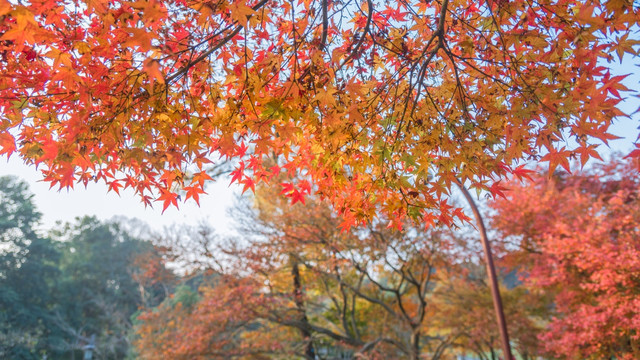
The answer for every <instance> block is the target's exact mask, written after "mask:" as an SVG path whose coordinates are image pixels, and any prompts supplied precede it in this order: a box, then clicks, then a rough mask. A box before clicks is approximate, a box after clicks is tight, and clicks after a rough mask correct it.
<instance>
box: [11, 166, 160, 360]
mask: <svg viewBox="0 0 640 360" xmlns="http://www.w3.org/2000/svg"><path fill="white" fill-rule="evenodd" d="M39 219H40V214H39V213H38V212H37V211H36V209H35V206H34V204H33V202H32V195H31V194H29V191H28V188H27V185H26V184H25V183H24V182H22V181H19V180H17V179H15V178H12V177H0V357H2V358H7V359H16V360H19V359H25V360H26V359H42V357H43V356H45V355H46V356H47V357H48V358H50V359H69V358H73V357H74V356H78V357H80V356H82V355H81V354H82V347H83V346H84V345H87V344H88V343H89V342H90V338H91V335H96V344H95V345H96V349H95V350H94V357H95V358H96V359H124V358H125V357H126V356H128V353H129V352H130V345H129V332H130V328H131V320H130V318H131V316H132V315H133V314H134V313H136V312H137V311H138V308H139V307H141V306H142V305H148V306H154V305H157V304H158V303H159V302H160V301H162V300H163V298H164V295H165V294H166V291H167V286H171V281H172V279H171V277H170V276H169V275H168V274H167V270H166V268H164V267H163V264H162V263H160V264H155V265H156V266H155V268H154V267H153V263H152V262H145V263H144V264H142V263H141V261H142V260H141V259H142V258H147V259H149V258H151V259H153V258H155V257H157V255H156V254H157V251H156V250H155V249H154V248H153V246H152V245H151V244H150V243H149V242H145V241H142V240H140V239H137V238H133V237H131V236H129V235H128V233H127V232H125V231H123V230H122V229H120V228H119V226H118V225H117V224H115V223H103V222H100V221H98V220H97V219H96V218H90V217H85V218H82V219H78V221H77V223H76V224H67V225H66V227H65V228H63V230H61V231H60V230H59V231H55V232H52V234H51V236H46V237H45V236H42V235H40V233H39V232H38V231H36V229H35V227H36V226H37V225H38V222H39ZM56 240H57V241H56ZM143 265H145V266H143ZM147 272H151V273H152V274H153V276H154V280H153V281H146V282H144V281H142V280H143V279H144V278H145V276H149V274H147ZM138 280H140V281H138ZM160 285H163V286H160Z"/></svg>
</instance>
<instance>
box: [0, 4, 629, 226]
mask: <svg viewBox="0 0 640 360" xmlns="http://www.w3.org/2000/svg"><path fill="white" fill-rule="evenodd" d="M638 15H639V14H638V9H637V6H634V4H633V3H632V2H631V1H627V0H615V1H613V0H612V1H577V0H572V1H570V0H561V1H548V0H539V1H483V2H475V1H463V0H439V1H437V0H433V1H409V2H407V1H391V2H387V1H374V0H365V1H355V0H354V1H326V0H318V1H311V0H299V1H292V2H288V1H268V0H261V1H247V0H235V1H227V0H214V1H209V0H207V1H202V0H166V1H158V0H139V1H106V0H92V1H73V2H72V1H68V2H64V1H63V2H60V1H51V0H33V1H29V2H28V3H27V2H13V1H8V0H1V1H0V19H1V21H0V74H1V76H0V121H1V122H0V154H7V155H11V154H14V153H17V154H18V156H20V157H21V158H23V159H25V160H26V161H27V162H29V163H33V164H36V165H39V166H40V169H42V172H43V175H44V178H45V180H46V181H48V182H50V183H51V184H52V185H59V186H61V187H71V186H73V185H74V184H75V183H82V184H87V183H88V182H91V181H103V182H105V183H107V184H108V186H109V188H110V189H111V190H112V191H115V192H119V191H120V189H122V188H132V189H133V190H134V191H135V192H136V193H138V194H139V195H140V196H141V198H142V200H143V202H144V203H145V204H152V203H154V202H155V201H157V202H160V203H161V204H162V206H163V207H165V208H166V207H167V206H170V205H177V203H178V195H179V194H178V192H179V191H184V192H185V194H186V196H185V198H187V199H189V198H193V199H195V200H196V201H197V200H198V198H199V196H200V194H202V193H203V192H204V189H203V187H204V184H205V183H206V182H207V181H208V180H210V177H209V175H207V173H206V170H207V167H208V166H209V165H210V164H212V163H216V162H218V161H220V160H218V159H219V158H220V157H222V158H223V159H225V158H230V159H234V160H235V161H236V162H235V163H234V167H235V168H234V171H233V174H232V177H233V181H235V182H239V183H241V184H243V186H244V187H245V189H254V188H255V186H256V184H257V183H259V182H261V181H267V182H268V181H270V180H272V179H274V178H275V177H276V176H277V175H278V174H279V173H280V172H281V171H283V170H285V171H289V172H291V173H296V174H303V175H304V176H303V177H300V178H298V180H297V181H296V182H295V183H286V184H282V188H283V190H284V192H285V194H286V195H288V196H289V197H291V199H292V201H293V202H296V201H301V200H302V199H303V198H304V196H306V195H308V194H309V193H312V192H314V193H316V194H319V195H320V196H322V197H324V198H327V199H329V201H330V202H331V203H332V204H333V206H334V207H335V208H336V209H337V210H338V211H339V213H340V214H341V215H342V219H343V220H342V223H343V224H342V225H343V226H344V227H350V226H353V225H354V224H356V223H359V222H360V221H361V220H363V219H365V218H371V217H373V216H374V215H375V214H376V213H377V212H378V211H380V210H381V211H382V213H383V214H386V216H388V217H389V218H390V219H391V221H392V222H393V224H392V225H393V226H396V227H399V226H401V222H402V219H403V218H405V217H407V216H408V217H412V218H414V219H422V220H423V221H424V222H425V223H427V224H430V223H433V222H441V223H444V224H450V223H451V222H452V221H453V218H454V217H455V216H456V215H459V213H457V214H456V213H452V211H450V207H448V206H446V204H445V202H446V195H447V194H448V190H449V188H450V187H451V183H452V181H454V180H455V179H456V178H460V179H462V180H463V182H464V181H466V180H470V181H471V182H470V184H471V185H472V186H473V187H475V188H478V189H483V190H488V191H490V192H491V193H494V194H497V193H500V191H501V189H502V187H501V185H500V183H499V182H500V180H501V179H503V178H505V177H506V176H509V175H510V174H513V175H516V176H522V175H523V172H524V168H523V167H522V161H523V160H529V159H537V160H541V161H543V162H548V164H549V166H550V167H551V170H553V169H555V168H556V167H557V166H561V167H564V168H567V167H568V164H569V163H568V160H567V159H568V158H570V157H578V158H579V159H580V160H581V161H582V162H583V163H584V162H585V161H587V160H588V159H589V158H592V157H596V158H597V157H598V154H597V152H596V147H597V145H594V144H593V142H592V141H590V140H593V139H599V140H602V141H604V142H606V141H608V140H610V139H612V138H613V136H612V135H611V134H609V133H608V132H607V130H608V128H609V125H610V124H611V122H612V119H614V118H615V117H617V116H621V115H623V113H622V112H621V111H620V110H618V109H617V108H616V105H617V104H618V103H619V102H620V101H621V98H622V96H623V94H624V92H625V91H627V89H626V88H625V86H624V85H622V84H621V81H622V79H623V76H614V75H612V73H611V71H610V70H609V69H608V68H607V66H606V63H605V60H618V59H621V58H622V57H623V56H624V55H625V54H633V55H635V54H636V53H637V51H636V49H635V48H634V46H636V45H637V44H638V42H637V41H636V40H634V39H633V37H632V31H633V30H632V29H634V28H636V27H637V25H638V20H639V16H638ZM566 140H574V141H575V145H568V144H567V142H565V141H566ZM267 157H270V158H271V159H277V164H276V165H269V166H266V165H265V164H266V163H265V160H266V158H267ZM268 163H269V164H272V162H271V161H269V162H268Z"/></svg>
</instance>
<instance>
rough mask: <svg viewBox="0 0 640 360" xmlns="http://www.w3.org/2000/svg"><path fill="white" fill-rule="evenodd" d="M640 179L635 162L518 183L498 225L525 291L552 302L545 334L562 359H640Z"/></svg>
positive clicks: (502, 206)
mask: <svg viewBox="0 0 640 360" xmlns="http://www.w3.org/2000/svg"><path fill="white" fill-rule="evenodd" d="M639 189H640V177H639V175H638V171H637V168H636V167H635V166H634V165H633V164H632V163H631V162H629V161H621V160H617V161H613V162H612V163H611V164H607V165H601V166H596V167H595V168H594V169H592V170H590V171H584V172H580V173H576V174H573V175H568V174H566V173H556V174H555V175H554V176H553V177H551V178H549V177H547V176H537V177H535V178H534V180H533V181H532V182H530V183H528V184H525V185H517V184H514V187H513V188H512V189H511V191H510V194H511V195H512V198H511V200H509V201H507V200H499V201H497V202H495V203H494V204H493V207H494V208H495V209H496V210H497V211H498V213H497V215H496V216H494V218H493V224H494V226H495V227H496V228H497V229H498V230H499V231H500V234H502V236H504V237H505V240H508V241H509V243H510V244H511V246H513V245H514V243H515V244H518V245H519V246H520V249H521V250H520V251H517V252H513V253H511V254H510V255H509V257H508V258H510V260H509V261H511V262H512V264H517V265H518V266H517V267H516V268H517V269H518V270H519V271H520V272H521V275H522V278H523V280H524V281H525V283H526V285H527V286H528V287H529V288H530V289H531V290H532V291H534V292H540V291H545V292H547V293H549V294H552V295H553V296H554V301H553V304H554V308H555V317H554V318H553V319H552V320H551V322H550V324H549V327H548V329H547V331H546V333H544V334H543V335H542V336H541V340H542V342H541V343H542V344H545V346H546V348H547V350H549V351H550V352H551V353H553V354H555V355H556V356H562V357H566V358H569V359H574V358H594V359H595V358H610V357H615V358H617V359H637V358H638V357H639V356H640V310H639V309H640V282H639V281H640V277H639V276H640V233H639V228H638V224H640V203H639V201H640V194H639V193H638V191H639Z"/></svg>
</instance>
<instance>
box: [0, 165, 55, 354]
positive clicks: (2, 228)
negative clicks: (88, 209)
mask: <svg viewBox="0 0 640 360" xmlns="http://www.w3.org/2000/svg"><path fill="white" fill-rule="evenodd" d="M32 198H33V195H31V194H30V193H29V189H28V186H27V184H26V183H24V182H23V181H20V180H18V179H16V178H14V177H0V357H2V358H7V359H40V358H41V356H42V354H43V353H44V352H45V351H46V349H48V348H50V347H51V346H55V345H56V342H57V340H59V339H58V338H57V337H56V327H55V326H54V324H53V323H52V321H51V318H50V317H49V316H48V314H49V310H50V308H51V306H52V305H53V304H54V301H55V300H54V287H55V286H56V282H57V279H58V276H59V269H58V266H57V265H58V260H59V257H60V252H59V249H58V247H57V246H56V244H55V243H53V242H52V241H51V239H50V238H48V237H44V236H42V235H41V234H40V233H39V232H38V231H37V230H36V227H37V226H38V223H39V221H40V216H41V215H40V213H38V211H37V210H36V208H35V205H34V204H33V199H32Z"/></svg>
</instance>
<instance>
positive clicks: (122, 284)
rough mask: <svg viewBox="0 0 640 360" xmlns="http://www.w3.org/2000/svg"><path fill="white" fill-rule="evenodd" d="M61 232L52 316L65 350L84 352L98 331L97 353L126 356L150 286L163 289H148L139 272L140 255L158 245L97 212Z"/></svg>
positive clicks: (109, 356) (96, 355)
mask: <svg viewBox="0 0 640 360" xmlns="http://www.w3.org/2000/svg"><path fill="white" fill-rule="evenodd" d="M56 237H59V238H60V239H61V240H62V243H61V248H62V250H63V252H62V253H63V255H62V258H61V260H60V271H61V272H62V276H61V279H60V282H59V287H58V289H57V292H56V294H57V296H56V304H57V305H56V307H55V309H53V315H54V316H55V321H56V323H57V325H58V326H59V328H60V329H61V330H62V331H63V332H64V333H65V346H66V350H67V351H71V352H79V351H80V349H81V348H82V346H84V345H85V344H86V343H87V342H88V341H89V339H90V337H91V336H92V335H95V336H96V344H95V345H96V349H95V353H94V354H95V355H94V356H95V357H97V358H98V359H122V358H124V357H126V355H127V353H128V351H129V330H130V329H131V326H132V323H131V317H132V316H133V315H134V314H135V313H136V311H137V310H138V308H139V307H141V306H142V305H143V300H144V298H145V297H146V295H147V294H148V292H149V291H151V292H153V291H158V289H155V290H154V289H145V288H144V286H142V285H141V284H140V283H138V282H137V281H136V280H135V276H134V275H135V274H139V273H140V272H141V264H140V262H139V261H138V258H139V257H143V256H146V255H147V254H148V253H149V252H153V251H154V248H153V246H152V245H151V243H149V242H146V241H143V240H140V239H138V238H135V237H132V236H131V235H129V233H128V232H127V231H125V230H123V229H122V228H121V226H120V225H118V224H117V223H109V222H107V223H105V222H101V221H99V220H98V219H96V218H95V217H83V218H79V219H77V221H76V223H73V224H67V225H66V226H65V227H64V228H63V229H62V230H60V231H58V232H57V234H56ZM154 298H156V297H155V296H154ZM160 300H161V297H160Z"/></svg>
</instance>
